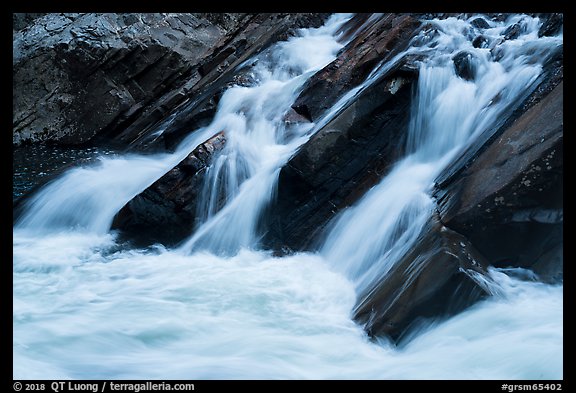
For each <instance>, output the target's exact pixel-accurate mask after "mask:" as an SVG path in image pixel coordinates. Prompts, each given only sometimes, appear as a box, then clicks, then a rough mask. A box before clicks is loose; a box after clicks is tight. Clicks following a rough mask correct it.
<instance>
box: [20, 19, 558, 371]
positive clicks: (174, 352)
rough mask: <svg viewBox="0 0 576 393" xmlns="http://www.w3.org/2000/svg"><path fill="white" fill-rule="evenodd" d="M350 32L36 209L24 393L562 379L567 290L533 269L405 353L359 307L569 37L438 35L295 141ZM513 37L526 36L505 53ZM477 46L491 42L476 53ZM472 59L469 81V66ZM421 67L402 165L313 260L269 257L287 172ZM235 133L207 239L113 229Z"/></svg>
mask: <svg viewBox="0 0 576 393" xmlns="http://www.w3.org/2000/svg"><path fill="white" fill-rule="evenodd" d="M350 17H351V15H350V14H335V15H333V16H332V17H331V18H329V19H328V21H327V22H326V23H325V24H324V26H321V27H319V28H310V29H302V30H300V31H298V34H297V35H296V36H294V37H291V38H290V39H288V40H286V41H283V42H279V43H277V44H275V45H274V46H272V47H270V48H268V49H267V50H265V51H263V52H262V53H260V54H258V55H257V56H256V57H254V58H251V59H249V60H247V61H246V62H244V63H243V64H242V65H241V67H242V69H243V70H248V72H249V73H250V79H251V80H253V82H254V83H253V85H251V86H233V87H231V88H229V89H228V90H227V91H226V92H225V93H224V94H223V95H222V97H221V99H220V101H219V104H218V109H217V112H216V114H215V117H214V119H213V120H212V122H211V123H210V124H209V125H208V126H206V127H204V128H201V129H198V130H190V134H189V135H188V137H186V138H185V139H184V140H183V141H182V142H181V143H180V144H179V146H178V147H177V148H176V150H175V152H174V153H171V154H168V153H164V154H154V155H146V156H143V155H136V154H129V155H123V156H116V157H112V158H110V157H105V158H104V157H102V158H100V159H99V160H98V162H97V163H96V164H93V165H85V166H82V167H78V168H74V169H71V170H68V171H67V172H65V173H63V174H62V175H61V176H60V177H58V178H56V179H54V180H53V181H52V182H50V183H48V184H46V185H45V186H44V187H43V188H41V189H40V190H39V191H38V192H37V193H35V194H34V195H33V196H31V197H30V198H29V199H28V200H27V201H26V203H25V205H24V207H23V208H24V211H23V213H22V215H21V216H20V217H19V219H18V220H17V222H16V223H15V225H14V228H13V332H14V333H13V362H14V367H13V377H14V378H15V379H52V380H54V379H108V380H109V379H192V380H196V379H500V378H501V379H506V380H513V379H561V378H563V357H562V348H563V300H562V299H563V286H562V285H547V284H543V283H539V282H534V281H530V280H529V279H528V280H527V279H526V278H525V277H529V272H521V274H517V275H518V276H521V275H523V276H524V278H518V277H515V276H514V274H509V273H510V272H508V271H506V270H505V269H490V271H489V277H490V281H487V280H486V281H485V282H483V283H482V285H485V286H486V288H487V289H488V290H489V292H490V293H493V294H494V295H495V296H493V297H491V298H489V299H487V300H485V301H481V302H479V303H477V304H475V305H474V306H472V307H470V308H469V309H467V310H465V311H464V312H462V313H460V314H458V315H456V316H455V317H453V318H451V319H449V320H444V321H437V322H434V323H431V324H430V325H428V326H426V328H423V329H422V330H420V331H419V332H418V335H417V336H415V337H413V338H412V340H410V342H409V343H408V344H407V345H405V346H403V347H402V348H397V347H396V346H395V345H393V344H392V343H391V342H389V341H387V340H386V339H377V340H376V342H374V341H371V340H370V339H369V338H368V337H367V335H366V333H365V332H364V330H363V329H362V327H361V326H358V325H357V324H356V323H354V321H352V320H351V318H350V315H351V312H352V309H353V307H354V304H355V302H356V297H357V294H358V293H359V292H360V291H362V290H363V289H365V288H367V287H368V286H369V285H371V283H373V282H374V280H377V279H378V278H380V277H382V276H384V275H385V274H386V272H387V271H389V269H390V268H391V267H392V266H393V265H394V263H395V262H396V261H397V260H398V258H400V257H401V256H402V255H403V254H404V253H405V252H406V250H408V249H409V248H410V247H411V245H412V244H413V242H414V241H415V239H416V238H417V237H418V235H419V233H420V231H421V230H422V227H423V225H424V224H425V222H426V221H427V220H428V218H429V217H430V215H431V213H432V211H433V209H434V204H433V201H432V199H431V197H430V195H429V192H430V189H431V187H432V183H433V181H434V179H435V177H436V176H437V175H438V174H439V173H440V172H441V171H442V169H443V168H444V167H445V166H446V165H447V164H448V163H449V162H450V161H451V160H452V159H454V157H456V156H457V154H459V153H460V152H462V151H463V149H465V148H466V147H467V146H469V144H470V143H471V142H472V141H473V140H475V139H476V138H481V137H485V136H486V133H489V132H490V131H491V130H492V131H493V130H494V128H496V127H497V126H498V124H500V122H501V121H502V119H501V114H502V113H504V112H505V111H508V110H509V109H510V108H513V107H514V106H515V105H518V103H519V102H521V101H522V99H523V98H524V97H526V96H527V95H528V94H529V93H530V91H531V90H532V89H533V88H534V87H535V85H536V83H537V81H538V77H539V75H540V74H541V72H542V65H541V64H542V63H543V62H544V61H545V60H546V58H547V56H549V55H550V51H551V49H552V48H554V47H555V46H557V45H561V44H562V35H559V36H557V37H540V38H539V37H538V35H537V31H538V28H539V26H540V25H541V21H539V19H538V18H535V17H529V16H527V15H512V16H511V17H510V18H508V20H506V21H502V22H497V21H491V20H488V19H487V20H486V22H487V23H488V25H489V27H485V28H479V27H474V26H473V25H472V23H471V22H472V21H473V19H474V18H476V17H478V16H473V17H470V18H469V19H459V18H455V17H451V18H447V19H442V20H440V19H434V20H431V21H428V22H429V23H430V24H431V25H432V26H434V27H435V30H434V31H436V32H435V33H434V34H432V35H429V36H426V35H425V33H424V32H423V33H422V34H421V35H420V36H418V37H416V39H414V40H413V42H412V46H411V47H410V48H408V49H407V50H406V51H405V52H402V53H399V54H397V55H396V56H394V57H393V58H392V59H390V60H389V61H387V62H382V63H379V64H376V65H375V66H374V69H373V70H372V72H370V73H369V74H368V76H367V77H366V79H365V80H364V81H363V82H362V83H360V84H359V85H358V86H356V87H354V88H353V89H351V90H350V91H349V92H347V93H346V94H344V95H343V97H341V98H340V100H339V101H338V102H336V103H335V104H334V105H333V106H332V107H331V108H329V109H328V110H327V111H326V113H324V114H323V115H322V117H321V118H319V119H318V120H317V121H316V123H310V124H300V125H294V124H287V123H286V122H285V121H284V118H285V115H286V113H287V112H288V110H289V109H290V106H291V105H292V104H293V102H294V100H295V99H296V97H297V96H298V95H299V93H300V92H301V91H302V89H303V87H304V84H305V82H306V81H307V80H308V78H310V77H311V76H312V75H313V74H314V73H315V72H316V71H318V70H320V69H322V68H323V67H324V66H325V65H327V64H328V63H330V62H331V61H332V60H333V59H334V58H335V57H336V55H337V53H338V51H339V50H340V49H341V48H342V47H343V46H344V45H345V44H346V42H340V41H339V36H338V34H339V33H338V32H339V30H340V28H341V27H342V26H343V24H344V23H345V22H346V21H347V20H348V19H349V18H350ZM379 17H380V15H376V14H375V15H373V16H372V17H370V18H368V20H367V21H366V22H365V25H369V24H371V23H373V22H375V21H376V20H377V19H378V18H379ZM514 24H518V25H519V26H521V28H520V33H519V35H518V37H517V38H515V39H508V40H505V39H503V36H504V35H505V32H506V29H507V28H508V27H509V26H511V25H514ZM474 31H475V32H481V33H482V35H483V36H484V37H485V38H486V40H487V42H489V43H490V45H487V46H485V47H475V46H474V45H473V44H472V41H471V40H472V39H473V38H474V36H475V34H471V33H472V32H474ZM350 39H351V38H350ZM461 53H467V54H469V56H470V69H469V70H468V71H469V72H472V73H473V76H472V77H471V78H469V80H467V79H465V78H463V77H462V76H458V75H457V74H456V71H455V68H454V63H453V60H452V59H453V58H454V57H455V56H456V55H458V54H461ZM406 55H418V57H419V58H420V59H421V60H420V62H419V64H418V66H419V79H418V85H417V89H416V91H415V95H414V100H413V105H412V111H411V120H410V125H409V131H408V138H407V142H406V143H407V145H406V155H405V157H404V158H402V159H401V160H400V161H398V162H397V163H395V164H394V165H393V167H392V168H391V169H390V170H389V173H388V174H387V175H386V176H384V177H383V178H382V180H381V181H380V182H379V183H378V184H377V185H375V186H374V187H373V188H372V189H371V190H369V191H368V192H367V193H366V194H365V195H364V196H363V197H362V198H361V199H360V200H359V201H358V202H357V203H356V204H354V205H353V206H352V207H350V208H348V209H346V210H344V211H343V212H341V213H340V214H339V215H338V216H337V217H335V219H334V221H333V222H332V223H331V225H330V227H329V230H328V231H327V232H326V234H325V238H324V239H323V242H322V244H321V246H320V247H319V250H317V251H316V252H307V253H295V254H293V255H288V256H284V257H274V256H272V255H271V252H270V251H268V250H261V249H260V245H259V240H260V236H261V235H262V234H263V232H264V230H265V229H266V228H262V227H261V226H262V223H261V222H260V219H261V215H262V213H263V211H264V210H265V209H266V208H267V207H268V205H269V203H270V201H271V200H272V198H274V196H275V193H276V192H277V190H276V184H277V179H278V175H279V172H280V170H281V168H282V167H283V166H284V165H285V164H286V163H287V162H288V160H289V159H290V157H292V156H293V155H294V154H295V153H296V152H297V151H298V148H299V147H300V146H302V144H303V143H305V142H306V141H307V140H308V139H309V138H310V137H311V135H313V134H314V133H315V132H316V131H318V130H319V129H321V128H322V127H323V126H324V125H325V124H326V123H327V122H329V121H330V120H331V119H332V118H333V117H334V116H336V115H337V114H338V113H340V112H341V111H342V110H343V109H344V108H345V107H346V106H347V105H349V104H350V103H351V102H352V101H353V99H354V98H355V97H357V96H358V95H359V94H361V93H362V91H363V90H364V89H366V88H367V87H369V86H370V85H371V84H372V83H374V82H375V81H377V80H378V78H379V77H380V76H382V75H383V74H385V73H386V72H387V71H388V70H389V69H390V68H391V67H392V66H394V65H395V64H396V62H398V61H400V60H402V59H403V58H404V56H406ZM466 56H468V55H466ZM177 116H178V113H176V114H173V115H172V117H171V118H170V119H169V121H171V120H173V119H174V118H175V117H177ZM221 131H224V133H225V135H226V139H227V142H226V145H225V147H224V148H223V150H222V151H220V152H219V153H218V155H216V156H214V158H213V161H212V164H211V166H210V167H209V168H208V170H207V173H206V177H205V182H204V184H203V189H202V193H201V195H200V199H199V201H198V217H199V224H198V225H197V227H196V228H190V237H189V238H188V239H186V241H184V242H183V243H182V244H181V245H180V246H179V247H177V248H174V249H169V248H166V247H164V246H162V245H159V244H157V245H154V246H151V247H148V248H145V249H138V248H128V246H126V245H125V244H119V243H118V242H117V240H116V236H115V233H114V232H113V231H110V227H111V223H112V220H113V218H114V216H115V215H116V214H117V212H118V211H119V210H120V209H121V208H122V206H124V205H125V204H126V203H127V202H128V201H130V200H131V199H132V198H133V197H134V196H135V195H137V194H139V193H140V192H142V191H143V190H145V189H146V188H147V187H148V186H149V185H151V184H152V183H154V182H155V181H156V180H158V179H159V178H160V177H162V176H163V175H164V174H165V173H166V172H167V171H169V170H170V169H171V168H173V167H174V166H175V165H177V164H178V163H179V162H180V161H181V160H183V159H184V158H185V157H186V156H187V155H188V154H189V153H190V152H191V151H193V150H194V148H196V147H197V146H198V145H199V144H200V143H202V142H204V141H205V140H207V139H208V138H210V137H211V136H213V135H214V134H216V133H219V132H221ZM162 132H163V128H162V127H160V128H159V129H158V130H157V131H156V133H157V134H159V133H162Z"/></svg>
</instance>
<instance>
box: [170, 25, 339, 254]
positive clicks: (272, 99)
mask: <svg viewBox="0 0 576 393" xmlns="http://www.w3.org/2000/svg"><path fill="white" fill-rule="evenodd" d="M349 17H350V16H347V15H337V16H336V17H334V18H332V21H329V22H328V23H327V24H326V25H325V26H323V27H321V28H318V29H312V30H309V31H306V32H305V33H303V34H302V35H301V36H300V37H295V38H293V39H290V40H288V41H286V42H284V43H281V44H279V45H277V46H275V47H274V48H272V50H271V51H269V52H266V53H264V54H262V55H259V56H258V58H257V59H256V62H257V63H256V66H255V67H254V68H253V69H252V71H251V72H252V75H251V76H252V78H254V79H255V80H257V81H258V84H257V86H255V87H240V86H239V87H234V88H231V89H229V90H227V91H226V93H225V94H224V96H223V97H222V99H221V103H220V108H219V111H218V113H217V114H216V118H215V122H217V123H218V124H220V128H221V129H223V130H225V133H226V136H227V142H226V146H225V147H224V150H223V151H222V152H221V153H220V154H219V155H218V156H217V157H216V158H215V162H214V164H213V165H212V166H211V167H210V168H209V169H208V172H207V176H206V180H205V183H204V189H203V192H202V195H201V198H200V200H199V202H198V217H200V219H201V225H200V226H199V228H198V229H197V230H196V231H195V232H194V234H193V235H192V236H191V238H190V239H189V240H188V241H187V242H185V244H184V245H183V246H182V247H181V250H182V251H184V252H192V251H194V250H200V249H207V250H210V251H212V252H216V253H223V254H234V253H236V252H238V250H239V249H240V248H252V247H257V244H258V239H259V235H260V234H259V233H258V227H257V226H258V219H259V217H260V216H261V213H262V211H263V208H264V207H265V206H266V205H267V204H268V202H269V201H270V199H271V198H272V196H273V195H274V189H275V185H276V180H277V178H278V174H279V172H280V169H281V168H282V166H283V165H284V164H285V163H286V162H287V161H288V159H289V158H290V157H291V156H292V154H294V152H295V151H296V149H297V148H298V147H299V146H300V145H302V144H303V143H304V142H305V141H306V140H307V139H308V137H309V136H310V131H311V129H312V127H313V124H308V125H307V124H304V125H292V126H289V125H287V124H286V122H285V121H284V116H285V115H286V113H287V111H288V110H289V109H290V106H291V105H292V104H293V102H294V100H295V99H296V97H297V96H298V94H299V93H300V91H301V90H302V87H303V85H304V82H305V81H306V80H307V79H308V78H309V77H310V76H312V75H313V74H314V73H315V72H316V71H318V70H319V69H321V68H322V67H324V66H325V65H327V64H328V63H330V61H332V60H333V59H334V58H335V55H336V53H337V51H338V50H339V49H340V48H342V47H343V44H342V43H339V42H337V41H336V40H335V39H334V34H335V32H336V31H337V30H338V28H339V27H340V26H341V25H342V24H343V23H344V22H345V21H346V20H347V19H349ZM221 205H223V207H222V208H221Z"/></svg>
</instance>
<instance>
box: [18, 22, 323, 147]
mask: <svg viewBox="0 0 576 393" xmlns="http://www.w3.org/2000/svg"><path fill="white" fill-rule="evenodd" d="M326 17H327V14H318V13H315V14H314V13H308V14H222V15H217V14H214V15H212V14H159V13H155V14H113V13H106V14H47V15H44V16H42V17H39V18H36V19H34V20H33V21H32V22H31V24H30V25H29V26H28V27H27V28H25V29H23V30H21V31H19V32H16V33H15V34H14V40H13V55H14V56H13V59H14V60H13V81H14V89H13V99H14V106H13V108H14V110H13V143H14V144H15V145H19V144H21V143H24V142H26V143H35V142H44V141H51V142H56V143H60V144H82V143H86V142H88V141H90V142H94V141H96V142H102V140H104V141H108V142H110V141H113V142H115V143H117V144H119V145H124V146H131V147H133V148H137V149H140V148H146V147H148V146H149V145H150V144H153V142H154V141H156V140H157V139H158V138H157V136H158V135H161V133H158V134H157V135H154V133H155V132H156V129H157V127H158V126H160V125H162V122H164V121H166V120H167V118H169V116H170V115H171V114H172V113H174V110H175V109H176V108H178V107H180V106H182V105H184V104H186V102H187V101H189V100H190V97H197V96H200V95H203V97H204V98H205V99H204V100H203V101H201V102H200V103H199V105H200V106H202V105H204V106H205V105H207V108H199V109H197V110H196V112H198V113H199V116H200V118H204V117H206V116H208V115H207V113H205V112H206V110H208V111H209V110H210V109H209V107H210V105H212V103H211V102H210V101H211V100H213V96H214V95H216V94H217V92H218V91H219V90H221V88H222V87H223V86H224V85H225V84H226V83H228V82H230V81H231V80H232V74H233V73H232V72H231V70H232V69H233V68H234V67H236V66H237V65H238V64H240V63H241V62H242V61H244V60H246V59H247V58H248V57H249V56H252V55H254V54H255V53H258V52H259V51H261V50H263V49H264V48H265V47H267V46H269V45H270V44H271V43H273V42H275V41H278V40H282V39H286V38H288V37H289V36H290V35H291V34H294V31H295V30H296V29H298V28H301V27H306V26H319V25H321V24H322V23H323V21H324V20H325V18H326ZM226 71H228V72H226ZM223 75H224V77H223V78H222V81H219V80H220V79H221V78H220V77H221V76H223ZM215 81H219V82H218V84H217V85H216V86H213V85H212V83H214V82H215ZM210 89H211V90H210ZM212 93H213V94H212ZM192 117H194V116H192ZM190 123H191V124H192V126H194V124H201V123H202V120H201V119H196V120H195V122H194V121H192V122H190ZM170 124H171V123H169V122H168V123H167V125H170ZM186 131H190V130H189V129H188V128H187V129H186ZM150 135H154V136H153V137H150ZM95 137H98V138H100V139H94V138H95ZM172 139H173V140H178V139H181V137H180V136H178V137H174V138H172ZM176 142H177V141H176ZM176 142H173V143H176ZM163 144H164V141H163V140H162V137H160V139H159V146H155V148H156V149H160V150H161V149H163V148H164V146H163Z"/></svg>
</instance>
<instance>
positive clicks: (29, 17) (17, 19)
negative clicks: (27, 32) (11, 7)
mask: <svg viewBox="0 0 576 393" xmlns="http://www.w3.org/2000/svg"><path fill="white" fill-rule="evenodd" d="M43 15H46V14H45V13H42V12H14V13H13V14H12V30H14V31H18V30H22V29H24V28H26V27H28V26H30V25H31V24H32V22H34V20H35V19H37V18H40V17H41V16H43Z"/></svg>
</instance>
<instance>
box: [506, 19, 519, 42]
mask: <svg viewBox="0 0 576 393" xmlns="http://www.w3.org/2000/svg"><path fill="white" fill-rule="evenodd" d="M521 33H522V25H521V24H520V23H514V24H513V25H512V26H510V27H508V28H507V29H506V30H504V39H505V40H515V39H516V38H518V37H520V34H521Z"/></svg>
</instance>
